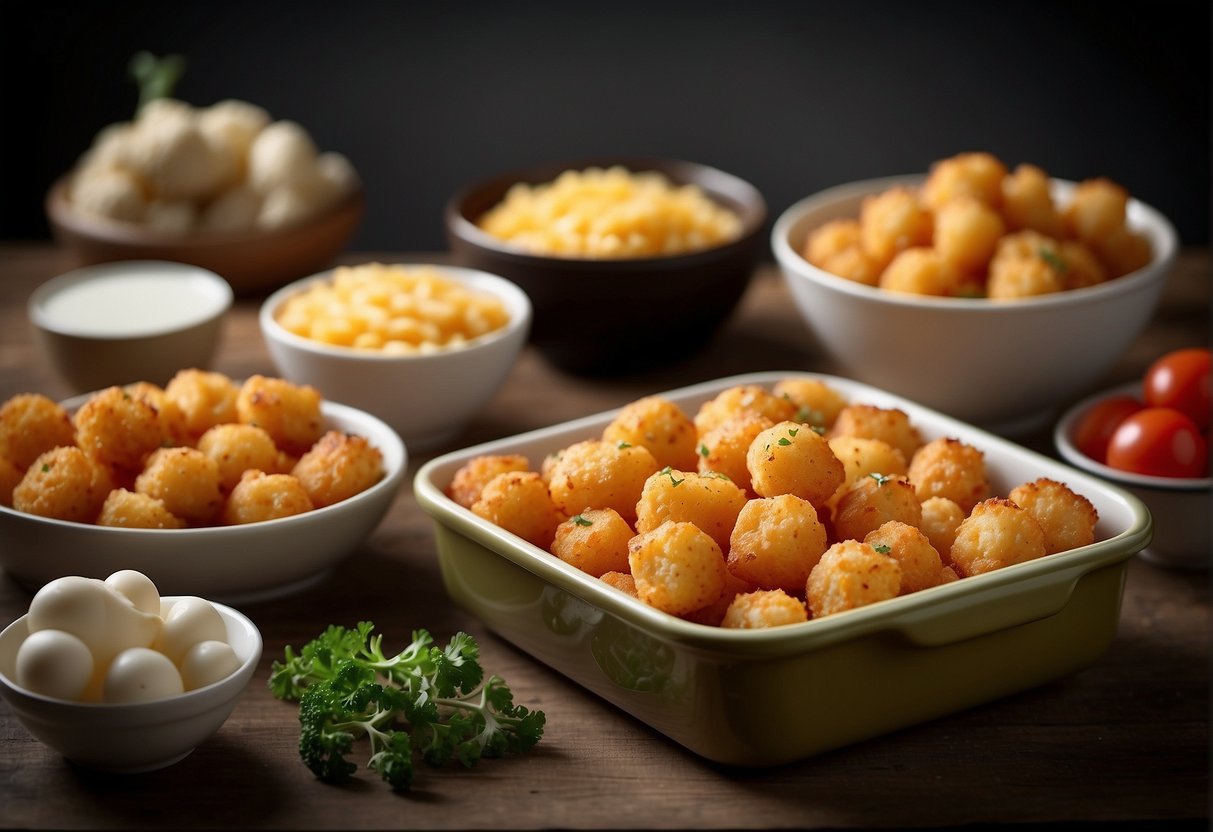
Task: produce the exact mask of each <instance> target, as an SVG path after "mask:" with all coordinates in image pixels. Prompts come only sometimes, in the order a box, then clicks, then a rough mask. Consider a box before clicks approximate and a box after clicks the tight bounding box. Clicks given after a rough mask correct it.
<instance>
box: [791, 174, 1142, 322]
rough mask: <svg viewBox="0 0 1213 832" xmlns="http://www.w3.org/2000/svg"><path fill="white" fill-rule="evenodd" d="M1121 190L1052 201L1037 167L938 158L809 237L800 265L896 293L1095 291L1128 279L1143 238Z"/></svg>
mask: <svg viewBox="0 0 1213 832" xmlns="http://www.w3.org/2000/svg"><path fill="white" fill-rule="evenodd" d="M1128 201H1129V194H1128V192H1127V191H1126V190H1125V189H1124V188H1123V187H1121V186H1120V185H1117V184H1116V183H1115V182H1112V181H1110V180H1108V179H1104V178H1098V179H1088V180H1086V181H1084V182H1081V183H1079V184H1078V185H1077V187H1076V188H1075V190H1074V193H1073V196H1072V197H1070V198H1069V200H1068V201H1067V202H1066V204H1064V205H1063V204H1059V202H1058V201H1057V200H1055V199H1054V198H1053V193H1052V191H1051V189H1050V185H1049V177H1048V174H1046V173H1045V172H1044V171H1043V170H1041V169H1040V168H1039V167H1036V166H1035V165H1030V164H1021V165H1019V166H1017V167H1016V168H1015V169H1014V170H1013V171H1008V169H1007V166H1006V165H1005V164H1004V163H1003V162H1002V161H1000V160H999V159H998V158H996V157H995V156H993V155H991V154H989V153H961V154H958V155H956V156H952V157H950V158H947V159H942V160H939V161H937V162H935V163H934V164H933V165H932V166H931V169H930V172H929V173H928V175H927V178H926V181H925V182H924V183H923V184H922V186H921V187H918V188H913V187H908V186H899V187H893V188H889V189H887V190H885V191H883V192H881V193H879V194H875V195H872V196H869V197H867V198H865V199H864V201H863V203H862V205H861V206H860V212H859V216H858V217H857V218H842V219H836V220H831V221H829V222H827V223H825V224H823V225H821V226H819V227H818V228H815V229H813V230H812V231H811V232H810V233H809V235H808V238H807V240H806V241H805V243H804V247H803V249H802V252H801V253H802V254H803V255H804V258H805V259H806V260H808V261H809V262H810V263H812V264H813V265H814V266H817V267H818V268H820V269H822V270H824V271H827V272H830V273H831V274H834V275H838V276H839V277H843V278H846V279H848V280H854V281H856V282H859V283H864V284H867V285H869V286H878V287H880V288H882V289H887V290H889V291H893V292H902V293H907V294H917V295H934V296H943V297H987V298H990V299H993V300H1011V299H1015V298H1025V297H1035V296H1039V295H1047V294H1051V293H1054V292H1061V291H1066V290H1070V289H1081V288H1083V287H1086V286H1093V285H1096V284H1098V283H1102V282H1104V281H1106V280H1110V279H1112V278H1116V277H1120V276H1122V275H1126V274H1129V273H1130V272H1134V271H1136V270H1138V269H1140V268H1142V267H1143V266H1145V265H1147V264H1148V263H1149V262H1150V260H1151V257H1152V250H1151V246H1150V241H1149V240H1148V239H1147V238H1146V237H1145V236H1144V235H1143V234H1141V233H1139V232H1136V231H1134V230H1132V229H1131V228H1129V226H1128V225H1127V224H1126V214H1127V208H1128Z"/></svg>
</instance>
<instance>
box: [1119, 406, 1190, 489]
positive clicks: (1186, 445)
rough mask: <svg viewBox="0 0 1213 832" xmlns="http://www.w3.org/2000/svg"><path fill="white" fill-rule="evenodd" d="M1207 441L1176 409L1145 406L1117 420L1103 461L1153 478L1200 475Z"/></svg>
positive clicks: (1123, 469)
mask: <svg viewBox="0 0 1213 832" xmlns="http://www.w3.org/2000/svg"><path fill="white" fill-rule="evenodd" d="M1208 451H1209V448H1208V443H1207V442H1206V440H1205V437H1204V434H1202V433H1201V432H1200V429H1199V428H1197V427H1196V424H1195V423H1194V422H1193V421H1192V420H1191V419H1189V418H1188V417H1187V416H1185V415H1184V414H1182V413H1180V412H1179V411H1178V410H1171V409H1170V408H1166V407H1147V408H1145V409H1143V410H1139V411H1137V412H1136V413H1134V414H1132V415H1131V416H1129V417H1128V418H1126V419H1125V420H1124V421H1123V422H1121V423H1120V427H1118V428H1117V429H1116V431H1115V432H1114V433H1113V434H1112V441H1111V442H1109V443H1108V459H1107V464H1108V465H1109V466H1111V467H1113V468H1119V469H1120V470H1122V471H1132V472H1133V473H1136V474H1148V475H1150V476H1155V477H1203V476H1205V475H1206V474H1207V473H1208V470H1209V457H1208Z"/></svg>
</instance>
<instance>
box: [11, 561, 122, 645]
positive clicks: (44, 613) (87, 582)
mask: <svg viewBox="0 0 1213 832" xmlns="http://www.w3.org/2000/svg"><path fill="white" fill-rule="evenodd" d="M107 591H108V590H106V588H105V584H104V583H102V582H101V581H99V580H97V579H96V578H82V577H79V576H77V575H72V576H68V577H65V578H56V579H55V580H53V581H51V582H50V583H48V584H46V585H45V586H43V587H42V589H40V590H38V592H37V593H36V594H35V595H34V598H33V600H32V601H30V604H29V617H28V619H26V620H27V621H28V622H29V631H30V632H31V633H35V632H37V631H38V630H63V631H64V632H66V633H71V634H72V635H74V636H76V637H77V638H79V639H81V640H82V641H84V642H85V643H86V644H87V643H88V638H89V635H90V634H91V633H97V632H100V631H101V630H103V629H105V620H106V618H107V617H108V616H107V614H106V597H105V595H106V593H107Z"/></svg>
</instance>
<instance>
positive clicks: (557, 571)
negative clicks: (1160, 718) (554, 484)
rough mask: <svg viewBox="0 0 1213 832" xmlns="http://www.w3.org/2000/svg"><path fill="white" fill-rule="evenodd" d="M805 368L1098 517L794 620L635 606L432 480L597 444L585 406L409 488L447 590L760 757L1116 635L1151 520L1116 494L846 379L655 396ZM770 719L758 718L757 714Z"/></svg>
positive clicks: (611, 692)
mask: <svg viewBox="0 0 1213 832" xmlns="http://www.w3.org/2000/svg"><path fill="white" fill-rule="evenodd" d="M792 376H807V377H812V378H818V379H821V380H822V381H824V382H826V383H827V384H829V385H831V386H832V387H834V388H835V389H837V390H838V391H840V392H841V393H842V394H843V395H844V396H846V397H847V398H848V399H849V400H850V401H853V402H865V403H870V404H874V405H878V406H881V407H899V408H901V409H902V410H904V411H905V412H906V413H907V414H908V415H909V416H910V418H911V420H912V421H913V423H914V424H915V426H916V427H917V428H918V429H919V431H920V432H921V433H922V435H923V438H924V439H926V440H930V439H933V438H936V437H939V436H952V437H956V438H958V439H960V440H962V441H964V442H967V443H969V444H972V445H974V446H976V447H978V448H980V449H982V450H983V451H984V452H985V455H986V465H987V469H988V472H989V475H990V480H991V486H992V488H993V490H994V493H996V494H999V495H1005V494H1006V493H1007V492H1008V491H1010V489H1011V488H1013V487H1014V486H1016V485H1018V484H1020V483H1023V482H1027V481H1030V480H1034V479H1036V478H1037V477H1040V476H1047V477H1050V478H1052V479H1056V480H1059V481H1062V482H1065V483H1067V484H1069V485H1070V487H1071V488H1073V489H1074V490H1075V491H1078V492H1079V493H1081V494H1083V495H1084V496H1085V497H1086V498H1087V499H1089V500H1090V501H1091V502H1092V503H1093V504H1094V505H1095V507H1096V509H1097V510H1098V511H1099V523H1098V525H1097V527H1096V542H1095V543H1093V544H1091V545H1090V546H1084V547H1082V548H1080V549H1074V550H1071V551H1068V552H1061V553H1058V554H1055V555H1050V556H1047V557H1044V558H1041V559H1039V560H1035V561H1030V562H1027V563H1023V564H1019V565H1017V566H1011V567H1007V568H1005V569H1002V570H999V571H996V572H991V573H988V574H985V575H977V576H974V577H971V578H965V579H963V580H960V581H956V582H953V583H950V584H945V585H942V586H938V587H934V588H931V589H927V590H923V591H920V592H917V593H915V594H913V595H908V596H904V597H900V598H895V599H892V600H889V601H883V602H880V603H877V604H872V605H870V606H867V607H863V608H860V609H857V610H852V611H849V612H845V613H838V614H835V615H833V616H829V617H827V618H822V619H819V620H813V621H809V622H806V623H804V624H796V625H789V626H784V627H778V628H771V629H767V630H724V629H719V628H715V627H708V626H704V625H700V624H694V623H691V622H688V621H683V620H681V619H679V618H676V617H674V616H670V615H667V614H665V613H662V612H660V611H658V610H656V609H653V608H651V607H648V606H646V605H645V604H643V603H642V602H640V601H638V600H636V599H634V598H631V597H629V596H627V595H625V594H624V593H622V592H619V591H617V590H615V589H613V588H612V587H610V586H608V585H606V584H604V583H602V582H601V581H599V580H597V579H595V578H592V577H590V576H589V575H587V574H585V573H583V572H580V571H579V570H577V569H575V568H573V567H571V566H569V565H568V564H565V563H564V562H562V561H561V560H559V559H558V558H556V557H553V556H552V555H550V554H549V553H547V552H545V551H543V550H542V549H539V548H537V547H535V546H532V545H531V544H528V543H526V542H524V541H522V540H521V539H519V538H517V537H515V536H514V535H512V534H510V533H509V532H506V531H504V530H502V529H500V528H498V527H496V526H494V525H492V524H490V523H488V522H486V521H484V520H482V519H481V518H479V517H477V516H476V515H474V514H472V512H470V511H468V510H466V509H464V508H463V507H461V506H459V505H458V504H456V503H455V502H454V501H452V500H450V499H449V498H448V497H447V496H446V495H445V494H444V489H445V488H446V487H447V486H448V485H449V483H450V481H451V478H452V476H453V475H454V473H455V471H456V470H458V468H459V467H460V466H462V465H463V464H464V463H465V462H467V461H468V460H469V459H471V458H472V457H475V456H479V455H481V454H490V453H520V454H523V455H525V456H527V457H528V458H529V459H530V460H531V463H532V466H534V467H535V469H536V470H538V466H539V464H540V463H541V462H542V460H543V458H544V456H545V455H547V454H548V453H550V452H552V451H556V450H559V449H561V448H564V447H566V446H567V445H570V444H572V443H573V442H575V441H578V440H581V439H587V438H593V437H597V436H598V435H600V434H601V432H602V429H603V428H604V427H605V426H606V425H607V423H608V422H609V421H610V420H611V418H612V417H613V415H614V412H613V411H612V412H606V413H601V414H598V415H595V416H589V417H586V418H583V419H578V420H575V421H572V422H568V423H565V424H562V425H556V426H554V427H551V428H545V429H542V430H537V431H532V432H530V433H526V434H522V435H519V436H515V437H512V438H508V439H502V440H498V441H494V442H489V443H485V444H482V445H478V446H475V447H471V448H467V449H464V450H461V451H457V452H453V453H449V454H445V455H443V456H440V457H438V458H436V459H434V460H432V461H430V462H428V463H427V464H426V465H424V466H423V467H422V468H421V469H420V470H419V471H418V472H417V476H416V478H415V480H414V492H415V494H416V497H417V501H418V503H419V504H420V506H421V507H422V509H423V510H424V511H426V512H427V513H428V514H430V516H431V517H432V518H433V520H434V525H435V531H436V539H437V547H438V556H439V561H440V564H441V568H442V575H443V580H444V583H445V585H446V590H447V592H448V593H449V594H450V597H451V598H452V600H453V601H454V602H455V603H457V604H458V605H460V606H461V607H463V608H464V609H466V610H468V611H469V612H471V613H473V614H474V615H476V616H477V617H479V618H480V619H482V620H483V621H484V623H485V624H486V625H487V626H488V627H489V628H490V629H492V630H493V631H494V632H496V633H497V634H499V635H500V636H502V637H503V638H505V639H506V640H508V641H510V642H512V643H513V644H515V645H516V646H518V647H519V648H521V649H522V650H525V651H526V652H528V653H530V654H531V655H532V656H534V657H535V658H537V659H539V660H540V661H542V662H543V663H545V664H547V665H549V666H551V667H552V668H554V669H555V670H557V671H559V672H561V673H563V674H564V675H566V676H568V677H569V678H570V679H572V680H574V681H575V682H577V683H578V684H580V685H582V686H584V687H585V688H587V689H588V690H590V691H593V692H594V693H596V694H598V695H599V696H601V697H602V698H604V699H606V700H607V701H609V702H611V703H612V704H614V705H616V706H618V707H620V708H622V709H623V710H624V711H627V712H628V713H630V714H632V715H633V716H634V717H636V718H637V719H639V720H641V721H642V722H645V723H647V724H648V725H650V726H651V727H653V728H654V729H656V730H658V731H660V732H661V733H663V734H665V735H667V736H668V737H670V738H671V739H673V740H675V741H676V742H678V743H680V744H682V745H683V746H685V747H686V748H688V749H690V750H691V751H693V752H695V753H696V754H699V755H701V756H703V757H706V758H708V759H710V760H715V761H718V762H722V763H728V764H733V765H746V766H762V765H775V764H779V763H784V762H788V761H791V760H796V759H801V758H804V757H807V756H811V755H813V754H816V753H819V752H821V751H825V750H828V749H831V748H837V747H839V746H842V745H846V744H849V743H853V742H856V741H858V740H862V739H866V738H868V737H873V736H876V735H879V734H883V733H886V732H889V731H892V730H895V729H897V728H901V727H905V726H908V725H912V724H915V723H919V722H923V721H925V720H929V719H933V718H935V717H939V716H942V715H945V714H948V713H953V712H955V711H958V710H961V709H964V708H967V707H970V706H973V705H977V704H980V703H984V702H988V701H990V700H993V699H997V698H999V697H1002V696H1006V695H1008V694H1011V693H1015V692H1017V691H1021V690H1025V689H1027V688H1031V687H1034V686H1036V685H1040V684H1042V683H1044V682H1047V681H1050V680H1052V679H1056V678H1058V677H1061V676H1064V675H1066V674H1068V673H1072V672H1074V671H1076V670H1078V669H1080V668H1082V667H1085V666H1087V665H1089V664H1091V663H1092V662H1094V661H1095V660H1096V659H1097V658H1098V657H1099V656H1100V655H1101V654H1102V653H1103V652H1104V651H1105V650H1106V649H1107V648H1108V646H1109V644H1110V643H1111V641H1112V639H1113V637H1114V636H1115V633H1116V626H1117V621H1118V619H1119V615H1120V600H1121V594H1122V590H1123V587H1124V580H1125V573H1126V570H1127V567H1128V561H1129V559H1130V558H1131V557H1132V556H1133V555H1134V554H1135V553H1136V552H1138V551H1140V550H1141V549H1143V548H1144V547H1145V546H1146V544H1147V543H1148V542H1149V540H1150V535H1151V519H1150V515H1149V512H1148V511H1147V510H1146V508H1145V506H1144V505H1143V504H1142V503H1141V502H1140V501H1139V500H1137V499H1136V498H1135V497H1133V496H1132V495H1130V494H1129V493H1127V492H1125V491H1122V490H1120V489H1118V488H1116V487H1114V486H1111V485H1109V484H1108V483H1106V482H1103V481H1101V480H1098V479H1095V478H1093V477H1090V476H1087V475H1085V474H1083V473H1082V472H1079V471H1077V470H1075V469H1072V468H1069V467H1068V466H1065V465H1063V464H1061V463H1059V462H1057V461H1055V460H1052V459H1049V458H1048V457H1045V456H1042V455H1040V454H1037V453H1034V452H1032V451H1029V450H1027V449H1025V448H1023V447H1020V446H1018V445H1015V444H1013V443H1010V442H1008V441H1006V440H1004V439H1001V438H999V437H997V436H994V435H992V434H989V433H985V432H984V431H981V430H978V429H977V428H974V427H972V426H969V425H966V424H964V423H962V422H958V421H956V420H954V419H951V418H950V417H947V416H944V415H942V414H939V413H936V412H934V411H931V410H928V409H926V408H923V407H921V406H919V405H917V404H914V403H913V402H910V401H908V400H906V399H903V398H901V397H898V396H894V395H892V394H889V393H885V392H883V391H880V390H877V389H875V388H872V387H868V386H866V385H863V384H859V383H857V382H853V381H850V380H848V379H843V378H837V377H833V376H825V375H819V374H810V373H799V372H770V373H757V374H750V375H743V376H732V377H728V378H723V379H719V380H716V381H712V382H708V383H705V384H699V385H695V386H692V387H686V388H682V389H678V390H674V391H670V392H666V393H662V394H661V395H663V396H665V397H666V398H668V399H670V400H672V401H674V402H677V403H678V404H679V405H681V406H682V407H683V409H684V410H686V411H687V412H688V414H690V415H693V414H694V413H695V411H696V410H697V409H698V407H699V405H700V404H701V403H702V402H704V401H706V400H707V399H709V398H711V397H713V396H715V395H716V394H717V393H719V392H720V391H722V390H724V389H726V388H728V387H732V386H734V385H738V384H761V385H764V386H766V387H768V389H769V388H770V387H771V386H772V385H773V384H774V383H775V382H776V381H778V380H779V379H781V378H787V377H792ZM775 714H777V715H778V717H777V718H775V717H773V715H775Z"/></svg>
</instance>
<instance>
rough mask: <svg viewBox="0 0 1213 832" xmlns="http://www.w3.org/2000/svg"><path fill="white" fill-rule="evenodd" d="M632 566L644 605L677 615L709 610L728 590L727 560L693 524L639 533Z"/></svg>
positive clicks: (631, 546) (631, 551)
mask: <svg viewBox="0 0 1213 832" xmlns="http://www.w3.org/2000/svg"><path fill="white" fill-rule="evenodd" d="M628 563H629V566H630V568H631V572H632V578H633V579H634V580H635V582H636V594H637V596H638V597H639V598H640V600H642V601H644V602H645V603H646V604H649V605H650V606H653V607H656V608H657V609H659V610H662V611H664V612H668V613H670V614H672V615H685V614H687V613H690V612H693V611H695V610H697V609H700V608H702V607H705V606H707V605H708V604H710V603H712V602H713V601H716V600H717V599H718V598H720V595H721V593H722V592H723V591H724V586H725V573H726V571H727V570H726V569H725V565H724V556H723V555H722V554H721V551H720V547H719V546H718V545H716V541H714V540H713V539H712V537H711V535H709V534H707V533H706V532H704V531H703V530H701V529H700V528H699V527H698V526H696V525H695V524H694V523H685V522H675V521H672V520H670V521H666V522H664V523H662V524H661V525H659V526H657V527H656V528H654V529H652V530H650V531H647V532H642V533H641V534H638V535H637V536H636V537H634V538H632V540H631V542H630V543H629V544H628Z"/></svg>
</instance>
